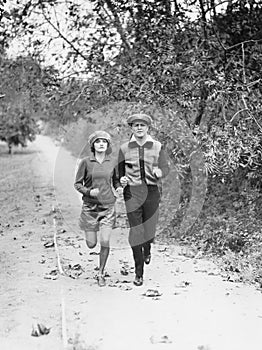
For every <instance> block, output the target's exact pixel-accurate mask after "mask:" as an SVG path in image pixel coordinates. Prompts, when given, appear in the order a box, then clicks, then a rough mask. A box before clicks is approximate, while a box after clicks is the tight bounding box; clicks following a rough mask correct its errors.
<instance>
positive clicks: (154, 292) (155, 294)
mask: <svg viewBox="0 0 262 350" xmlns="http://www.w3.org/2000/svg"><path fill="white" fill-rule="evenodd" d="M142 295H144V296H145V297H160V296H161V295H162V293H159V291H158V290H157V289H148V290H147V291H146V292H145V293H143V294H142Z"/></svg>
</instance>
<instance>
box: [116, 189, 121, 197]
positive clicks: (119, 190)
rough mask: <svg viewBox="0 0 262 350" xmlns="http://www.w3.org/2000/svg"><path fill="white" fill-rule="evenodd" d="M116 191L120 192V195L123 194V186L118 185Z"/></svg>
mask: <svg viewBox="0 0 262 350" xmlns="http://www.w3.org/2000/svg"><path fill="white" fill-rule="evenodd" d="M116 193H117V194H118V196H122V194H123V187H118V188H117V189H116Z"/></svg>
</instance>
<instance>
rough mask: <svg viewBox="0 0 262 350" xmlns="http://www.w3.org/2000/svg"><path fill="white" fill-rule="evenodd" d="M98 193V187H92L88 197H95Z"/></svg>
mask: <svg viewBox="0 0 262 350" xmlns="http://www.w3.org/2000/svg"><path fill="white" fill-rule="evenodd" d="M98 193H99V188H93V189H92V190H91V191H90V197H97V196H98Z"/></svg>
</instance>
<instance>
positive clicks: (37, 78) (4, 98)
mask: <svg viewBox="0 0 262 350" xmlns="http://www.w3.org/2000/svg"><path fill="white" fill-rule="evenodd" d="M0 72H1V82H0V96H1V100H0V118H1V119H0V139H1V140H2V141H5V142H7V144H8V147H9V153H11V148H12V145H22V146H23V147H25V146H26V143H27V141H33V140H34V138H35V135H36V133H37V132H38V127H37V121H38V120H39V119H41V118H44V116H45V114H46V113H48V106H49V103H48V98H47V96H48V93H50V91H51V90H53V85H54V84H55V79H54V74H55V72H54V71H53V70H52V69H51V68H48V69H47V68H45V69H42V68H41V66H40V65H39V64H38V63H37V62H36V61H34V60H33V59H32V58H30V57H18V58H16V59H14V60H11V59H7V58H6V57H5V58H3V56H2V58H1V60H0Z"/></svg>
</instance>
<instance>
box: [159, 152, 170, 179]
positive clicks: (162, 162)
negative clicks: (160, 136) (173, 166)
mask: <svg viewBox="0 0 262 350" xmlns="http://www.w3.org/2000/svg"><path fill="white" fill-rule="evenodd" d="M158 167H159V168H160V169H161V171H162V177H165V176H167V175H168V173H169V171H170V166H169V161H168V156H167V153H166V151H165V150H164V149H163V146H161V150H160V153H159V158H158Z"/></svg>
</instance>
